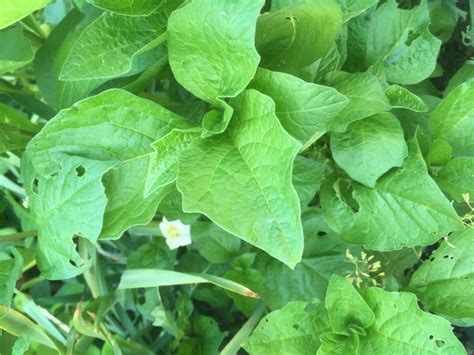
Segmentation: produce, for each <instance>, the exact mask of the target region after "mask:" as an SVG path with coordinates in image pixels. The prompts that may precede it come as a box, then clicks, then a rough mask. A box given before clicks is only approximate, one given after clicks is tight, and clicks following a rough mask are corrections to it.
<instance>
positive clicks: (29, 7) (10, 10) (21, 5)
mask: <svg viewBox="0 0 474 355" xmlns="http://www.w3.org/2000/svg"><path fill="white" fill-rule="evenodd" d="M50 1H51V0H2V1H1V2H0V8H1V9H2V11H1V12H0V30H1V29H3V28H5V27H8V26H10V25H11V24H13V23H15V22H17V21H19V20H21V19H22V18H23V17H26V16H28V15H29V14H31V13H33V12H35V11H36V10H39V9H41V8H43V7H45V6H46V5H47V4H48V3H49V2H50Z"/></svg>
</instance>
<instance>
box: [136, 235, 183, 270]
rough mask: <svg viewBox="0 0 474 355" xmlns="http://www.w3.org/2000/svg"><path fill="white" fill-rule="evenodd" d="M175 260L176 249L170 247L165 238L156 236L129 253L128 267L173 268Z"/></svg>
mask: <svg viewBox="0 0 474 355" xmlns="http://www.w3.org/2000/svg"><path fill="white" fill-rule="evenodd" d="M175 262H176V251H175V250H170V249H169V248H168V246H167V245H166V244H165V240H164V238H160V237H154V238H153V239H152V240H151V241H150V242H148V243H146V244H144V245H142V246H141V247H140V248H138V249H136V250H133V251H132V252H131V253H130V254H129V255H128V257H127V269H162V270H171V269H173V267H174V264H175Z"/></svg>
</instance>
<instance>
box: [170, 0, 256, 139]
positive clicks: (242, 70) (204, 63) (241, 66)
mask: <svg viewBox="0 0 474 355" xmlns="http://www.w3.org/2000/svg"><path fill="white" fill-rule="evenodd" d="M262 5H263V0H241V1H237V2H233V1H218V0H212V1H209V0H194V1H192V2H191V3H189V4H187V5H186V6H184V7H182V8H180V9H178V10H175V11H174V12H173V13H172V14H171V16H170V18H169V21H168V31H167V36H168V40H167V42H168V51H169V61H170V66H171V70H172V71H173V74H174V76H175V78H176V80H177V81H178V82H179V83H180V84H181V85H183V86H184V87H185V88H186V89H187V90H189V91H190V92H191V93H193V94H194V95H196V96H197V97H199V98H200V99H202V100H205V101H207V102H209V103H211V104H213V105H215V106H217V107H219V108H222V109H224V110H225V113H224V117H223V118H221V119H220V118H216V117H215V116H212V117H206V118H205V119H204V122H203V124H204V128H205V129H207V130H208V131H210V132H211V133H221V132H223V131H224V130H225V128H226V127H227V124H228V122H229V120H230V116H231V115H232V109H231V108H230V107H229V106H228V105H227V104H226V103H225V102H224V101H223V99H224V98H227V97H235V96H237V95H238V94H239V93H240V92H241V91H243V90H244V89H245V87H246V86H247V85H248V83H249V82H250V80H251V79H252V77H253V75H254V74H255V71H256V69H257V65H258V63H259V60H260V57H259V55H258V53H257V51H256V49H255V47H254V37H255V27H256V22H257V16H258V15H259V13H260V8H261V7H262Z"/></svg>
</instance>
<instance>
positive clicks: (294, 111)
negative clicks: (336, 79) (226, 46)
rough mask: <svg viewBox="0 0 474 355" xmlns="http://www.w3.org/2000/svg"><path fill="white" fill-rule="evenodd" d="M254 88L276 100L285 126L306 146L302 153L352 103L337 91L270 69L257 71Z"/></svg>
mask: <svg viewBox="0 0 474 355" xmlns="http://www.w3.org/2000/svg"><path fill="white" fill-rule="evenodd" d="M251 87H253V88H255V89H257V90H259V91H260V92H262V93H264V94H265V95H268V96H270V97H271V98H272V99H273V101H274V102H275V110H276V115H277V116H278V118H279V119H280V122H281V124H282V126H283V127H284V128H285V129H286V131H287V132H288V133H290V134H291V135H292V136H293V137H295V138H296V139H298V140H299V141H300V142H301V144H303V148H302V149H305V148H307V147H309V146H310V145H311V144H313V143H314V142H315V141H316V140H317V139H318V138H320V137H321V136H322V135H323V134H324V133H326V131H327V130H328V125H329V122H330V121H331V119H332V118H334V117H335V116H336V115H337V114H338V113H339V112H341V110H342V109H343V108H344V107H345V106H346V105H347V103H348V99H347V98H346V97H345V96H344V95H341V94H340V93H338V92H337V91H336V90H335V89H333V88H330V87H327V86H322V85H317V84H313V83H307V82H305V81H303V80H301V79H298V78H296V77H294V76H292V75H289V74H285V73H278V72H272V71H270V70H266V69H259V70H257V73H256V75H255V78H254V80H253V81H252V83H251Z"/></svg>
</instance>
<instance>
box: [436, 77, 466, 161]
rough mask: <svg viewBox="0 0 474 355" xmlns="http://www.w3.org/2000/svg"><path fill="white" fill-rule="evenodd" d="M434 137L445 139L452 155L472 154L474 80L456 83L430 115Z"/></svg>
mask: <svg viewBox="0 0 474 355" xmlns="http://www.w3.org/2000/svg"><path fill="white" fill-rule="evenodd" d="M429 124H430V130H431V132H432V133H433V137H434V138H438V139H444V140H446V141H447V142H448V143H449V144H450V145H451V147H452V148H453V155H454V156H471V157H472V156H474V139H472V137H474V81H469V82H467V83H463V84H460V85H458V86H457V87H456V88H455V89H453V90H452V91H451V92H450V93H449V95H448V96H447V97H446V98H445V99H444V100H443V101H441V103H440V104H439V105H438V106H437V107H436V109H435V110H434V111H433V113H432V114H431V117H430V121H429Z"/></svg>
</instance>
